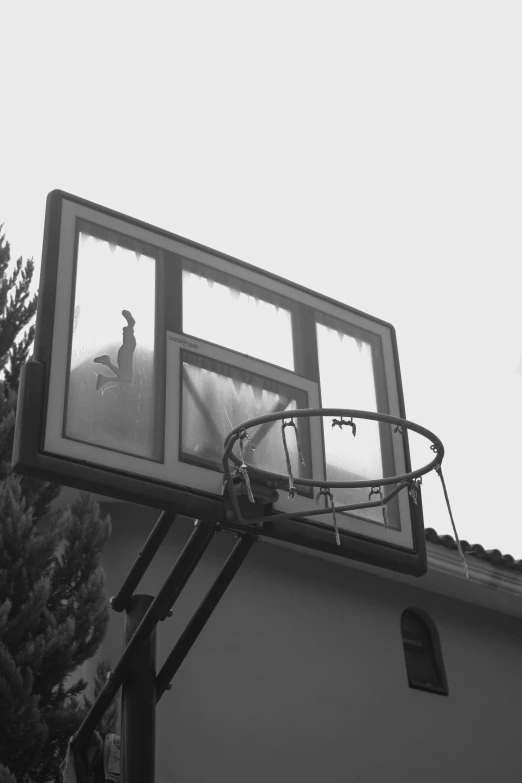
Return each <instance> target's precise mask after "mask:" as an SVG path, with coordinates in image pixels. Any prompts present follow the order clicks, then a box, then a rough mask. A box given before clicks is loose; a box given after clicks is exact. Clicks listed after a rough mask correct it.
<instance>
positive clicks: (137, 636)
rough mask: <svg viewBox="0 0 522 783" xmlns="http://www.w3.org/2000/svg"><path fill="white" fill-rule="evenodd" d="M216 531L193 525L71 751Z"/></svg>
mask: <svg viewBox="0 0 522 783" xmlns="http://www.w3.org/2000/svg"><path fill="white" fill-rule="evenodd" d="M217 529H218V527H217V526H216V525H213V524H210V523H208V522H204V521H199V522H198V523H197V526H196V528H195V530H194V531H193V532H192V535H191V536H190V538H189V540H188V541H187V543H186V544H185V546H184V548H183V550H182V552H181V554H180V555H179V557H178V559H177V561H176V563H175V564H174V567H173V568H172V570H171V572H170V574H169V575H168V577H167V579H166V581H165V584H164V585H163V587H162V588H161V590H160V591H159V593H158V595H157V596H156V598H155V599H154V601H153V602H152V604H151V605H150V607H149V609H148V610H147V613H146V615H145V617H144V618H143V620H142V621H141V623H140V624H139V626H138V627H137V629H136V631H135V633H134V635H133V636H132V638H131V640H130V642H129V644H128V645H127V647H126V648H125V650H124V652H123V655H122V657H121V658H120V660H119V662H118V664H117V666H116V668H115V669H114V671H113V672H112V674H111V675H110V678H109V680H108V681H107V683H106V684H105V686H104V687H103V689H102V690H101V691H100V693H99V694H98V698H97V699H96V701H95V702H94V704H93V705H92V707H91V709H90V710H89V712H88V713H87V715H86V716H85V719H84V721H83V723H82V725H81V726H80V728H79V729H78V731H77V732H76V734H75V736H74V738H73V741H72V743H73V746H74V747H75V749H81V748H83V747H85V745H86V744H87V742H88V741H89V739H90V738H91V736H92V734H93V732H94V730H95V729H96V726H97V725H98V723H99V722H100V720H101V718H102V717H103V714H104V713H105V710H106V709H107V707H108V706H109V704H110V703H111V702H112V700H113V699H114V697H115V696H116V694H117V692H118V690H119V688H120V687H121V685H122V684H123V682H124V680H125V679H126V678H127V677H128V676H129V674H130V673H131V672H132V670H133V668H134V667H135V665H136V660H137V656H138V655H139V652H140V651H141V649H142V647H143V645H144V644H145V643H146V641H147V639H148V638H149V636H150V635H151V633H152V632H153V630H154V629H155V627H156V625H157V624H158V622H159V621H160V620H161V618H162V617H163V616H164V614H165V611H166V610H167V609H168V606H169V605H170V603H171V602H172V597H173V595H176V596H177V595H179V593H180V592H181V589H182V588H183V585H185V584H186V582H187V580H188V578H189V576H190V574H191V573H192V571H193V570H194V568H195V567H196V565H197V563H198V562H199V560H200V559H201V557H202V555H203V553H204V552H205V550H206V548H207V546H208V545H209V543H210V541H211V539H212V538H213V536H214V534H215V532H216V530H217Z"/></svg>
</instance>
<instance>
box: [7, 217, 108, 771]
mask: <svg viewBox="0 0 522 783" xmlns="http://www.w3.org/2000/svg"><path fill="white" fill-rule="evenodd" d="M9 270H10V247H9V243H8V242H7V241H6V239H5V236H4V235H3V234H2V233H1V226H0V372H2V373H3V381H1V382H0V783H4V782H5V783H14V782H15V781H16V783H46V782H47V781H59V780H60V779H61V777H60V773H59V771H58V767H59V764H60V763H61V761H62V760H63V758H64V756H65V752H66V746H67V742H68V740H69V738H70V737H71V736H72V735H73V734H74V732H75V731H76V730H77V728H78V727H79V725H80V723H81V720H82V719H83V717H84V714H85V710H86V704H85V700H84V698H83V692H84V690H85V687H86V683H85V682H84V681H83V680H77V679H76V680H75V678H74V677H73V676H72V675H74V673H75V672H76V671H77V669H78V668H79V667H80V666H81V665H82V664H83V663H84V662H85V661H87V660H88V659H90V658H92V657H93V656H94V655H95V653H96V651H97V649H98V647H99V646H100V644H101V642H102V641H103V638H104V636H105V633H106V630H107V625H108V620H109V611H108V601H107V596H106V593H105V587H104V575H103V571H102V569H101V555H102V552H103V548H104V546H105V544H106V543H107V541H108V538H109V535H110V521H109V518H108V517H107V518H105V519H103V518H102V517H101V516H100V509H99V506H98V504H97V503H95V502H94V501H93V500H92V498H91V497H90V496H89V495H87V494H84V495H81V496H80V497H79V498H78V500H77V501H76V502H75V503H74V504H73V505H72V507H71V508H70V509H67V510H66V511H64V512H61V513H54V514H52V513H50V507H51V503H52V501H53V500H54V499H55V498H56V497H57V496H58V494H59V491H60V488H59V487H57V486H55V485H52V484H48V483H46V482H42V481H35V480H32V479H27V478H21V477H19V476H16V475H15V474H14V473H12V472H11V466H10V465H11V451H12V443H13V435H14V421H15V409H16V391H17V387H18V380H19V377H20V370H21V366H22V364H23V363H24V362H25V361H26V360H27V358H28V355H29V350H30V348H31V344H32V340H33V337H34V329H33V327H32V326H30V322H31V320H32V318H33V317H34V314H35V311H36V297H31V296H30V284H31V280H32V276H33V272H34V265H33V262H32V261H27V262H26V263H25V264H24V263H23V262H22V259H21V258H20V259H18V261H16V263H15V265H14V271H13V272H12V273H10V271H9ZM27 327H29V328H27ZM26 328H27V331H26V332H25V334H23V335H22V336H21V338H20V332H21V331H22V330H23V329H26Z"/></svg>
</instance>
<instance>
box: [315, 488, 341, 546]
mask: <svg viewBox="0 0 522 783" xmlns="http://www.w3.org/2000/svg"><path fill="white" fill-rule="evenodd" d="M321 495H324V496H325V497H327V498H328V500H329V501H330V507H331V509H332V516H333V523H334V530H335V543H336V544H337V546H341V537H340V535H339V528H338V526H337V517H336V516H335V502H334V497H333V495H332V493H331V491H330V490H329V489H328V487H321V489H320V490H319V492H318V493H317V495H316V497H315V504H316V505H319V498H320V497H321Z"/></svg>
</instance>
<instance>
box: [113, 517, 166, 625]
mask: <svg viewBox="0 0 522 783" xmlns="http://www.w3.org/2000/svg"><path fill="white" fill-rule="evenodd" d="M176 516H177V514H176V513H175V512H173V511H163V512H162V513H161V514H160V516H159V518H158V521H157V522H156V524H155V525H154V527H153V528H152V530H151V531H150V534H149V537H148V538H147V540H146V541H145V544H144V545H143V549H142V550H141V552H140V553H139V555H138V557H137V558H136V560H135V562H134V565H133V566H132V568H131V570H130V571H129V573H128V574H127V576H126V578H125V581H124V582H123V584H122V586H121V587H120V589H119V590H118V593H117V594H116V595H115V596H114V598H111V607H112V608H113V609H114V611H115V612H123V610H124V609H125V608H126V607H127V606H128V604H129V603H130V600H131V598H132V595H133V593H134V591H135V589H136V588H137V586H138V584H139V583H140V580H141V578H142V576H143V575H144V573H145V571H146V570H147V568H148V567H149V565H150V564H151V561H152V558H153V557H154V555H155V554H156V552H157V551H158V549H159V548H160V546H161V544H162V543H163V540H164V538H165V536H166V535H167V533H168V532H169V530H170V527H171V525H172V523H173V522H174V520H175V519H176Z"/></svg>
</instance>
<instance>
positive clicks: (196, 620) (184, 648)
mask: <svg viewBox="0 0 522 783" xmlns="http://www.w3.org/2000/svg"><path fill="white" fill-rule="evenodd" d="M256 540H257V538H256V536H253V535H250V534H246V535H242V536H240V538H239V541H238V542H237V544H236V545H235V547H234V548H233V550H232V552H231V553H230V554H229V556H228V558H227V560H226V562H225V564H224V566H223V568H222V569H221V571H220V572H219V574H218V576H217V578H216V581H215V582H214V584H213V585H212V587H211V588H210V590H209V591H208V593H207V594H206V596H205V598H204V599H203V601H202V602H201V603H200V605H199V607H198V608H197V609H196V611H195V612H194V614H193V616H192V618H191V619H190V621H189V623H188V625H187V627H186V628H185V630H184V631H183V633H182V634H181V636H180V638H179V640H178V641H177V643H176V645H175V647H174V649H173V650H172V652H171V653H170V655H169V657H168V658H167V660H166V661H165V663H164V664H163V667H162V669H161V671H160V672H159V674H158V676H157V678H156V702H158V701H159V700H160V699H161V697H162V696H163V694H164V693H165V691H166V690H168V688H169V686H170V682H171V680H172V678H173V677H174V675H175V674H176V672H177V671H178V669H179V667H180V666H181V664H182V663H183V661H184V660H185V657H186V656H187V654H188V653H189V651H190V649H191V647H192V645H193V644H194V642H195V641H196V639H197V638H198V636H199V634H200V633H201V631H202V630H203V628H204V627H205V624H206V622H207V620H208V619H209V617H210V616H211V614H212V612H213V611H214V609H215V608H216V606H217V605H218V603H219V601H220V600H221V598H222V597H223V595H224V593H225V591H226V589H227V587H228V586H229V584H230V582H231V581H232V579H233V578H234V576H235V575H236V573H237V571H238V570H239V567H240V565H241V564H242V562H243V560H244V559H245V557H246V556H247V554H248V553H249V552H250V549H251V548H252V545H253V543H254V542H255V541H256Z"/></svg>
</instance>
